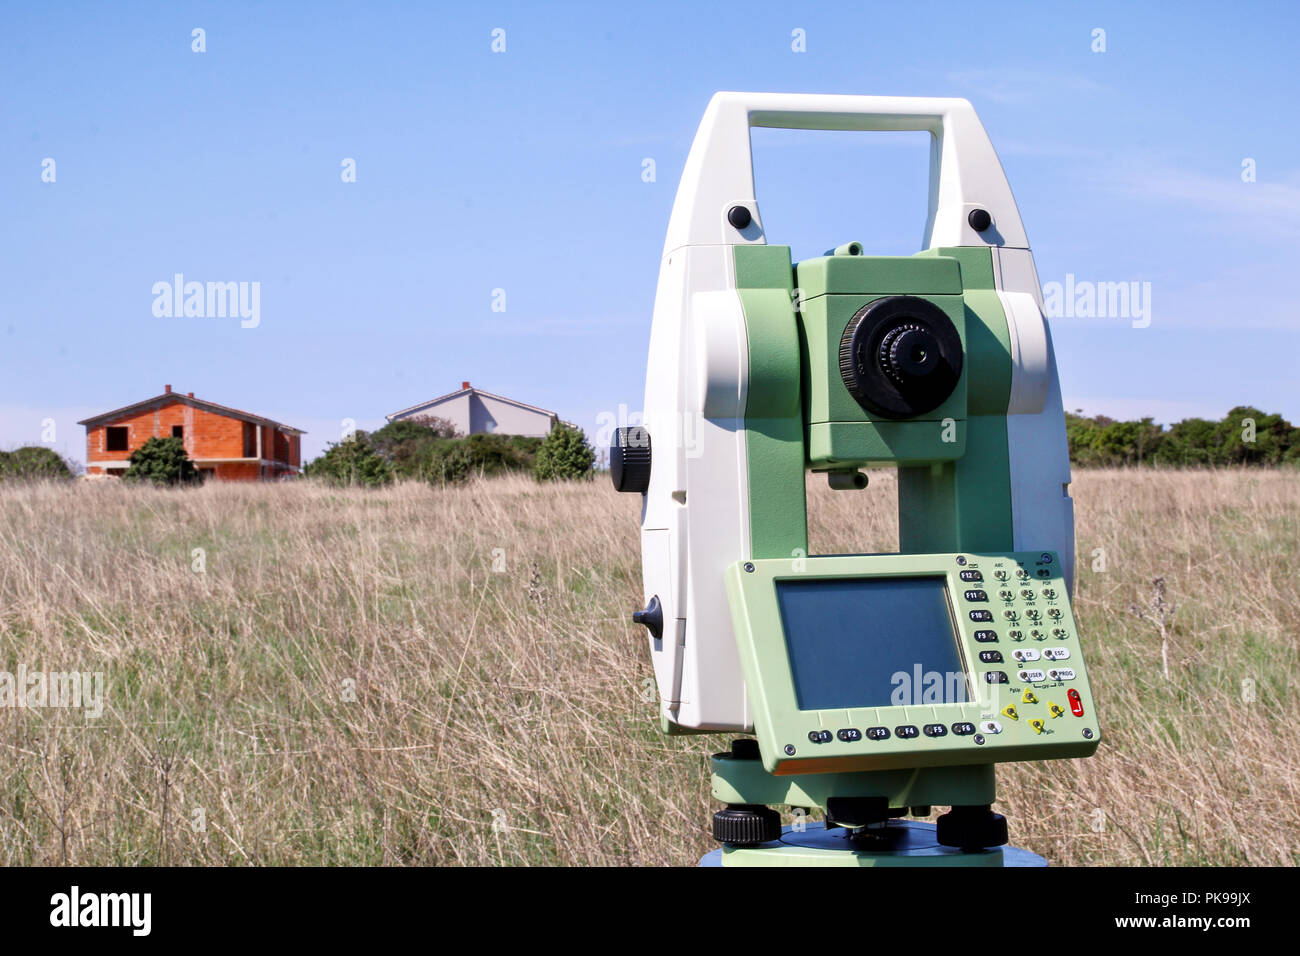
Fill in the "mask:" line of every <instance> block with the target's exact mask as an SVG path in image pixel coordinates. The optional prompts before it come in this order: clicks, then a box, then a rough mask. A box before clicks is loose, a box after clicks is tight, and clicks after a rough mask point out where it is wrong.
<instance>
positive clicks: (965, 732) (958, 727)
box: [952, 720, 975, 737]
mask: <svg viewBox="0 0 1300 956" xmlns="http://www.w3.org/2000/svg"><path fill="white" fill-rule="evenodd" d="M952 732H953V733H954V734H956V735H957V736H958V737H969V736H970V735H971V734H973V733H975V725H974V724H972V723H971V722H970V721H968V720H962V721H958V722H957V723H955V724H953V725H952Z"/></svg>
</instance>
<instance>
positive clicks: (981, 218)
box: [966, 209, 993, 232]
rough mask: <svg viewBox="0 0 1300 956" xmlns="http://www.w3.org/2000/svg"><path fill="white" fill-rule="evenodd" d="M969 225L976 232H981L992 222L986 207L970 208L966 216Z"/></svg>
mask: <svg viewBox="0 0 1300 956" xmlns="http://www.w3.org/2000/svg"><path fill="white" fill-rule="evenodd" d="M966 221H967V222H968V223H970V227H971V228H972V229H974V230H975V231H976V232H983V231H984V230H985V229H987V228H988V227H989V226H991V225H992V224H993V217H992V216H990V215H989V211H988V210H987V209H972V210H971V211H970V215H969V216H967V217H966Z"/></svg>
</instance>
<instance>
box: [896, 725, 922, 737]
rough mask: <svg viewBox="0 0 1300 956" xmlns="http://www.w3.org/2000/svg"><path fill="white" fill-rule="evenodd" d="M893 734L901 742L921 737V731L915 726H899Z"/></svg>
mask: <svg viewBox="0 0 1300 956" xmlns="http://www.w3.org/2000/svg"><path fill="white" fill-rule="evenodd" d="M894 734H895V735H896V736H897V737H899V738H900V739H902V740H911V739H912V738H913V737H919V736H921V731H919V730H918V729H917V727H916V724H899V725H898V726H897V727H895V728H894Z"/></svg>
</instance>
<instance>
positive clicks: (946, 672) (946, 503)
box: [610, 93, 1101, 866]
mask: <svg viewBox="0 0 1300 956" xmlns="http://www.w3.org/2000/svg"><path fill="white" fill-rule="evenodd" d="M752 127H773V128H779V129H804V130H864V131H867V130H874V131H884V130H889V131H893V130H924V131H926V132H929V133H930V134H931V137H932V140H931V161H930V189H929V213H928V219H927V222H926V226H925V249H924V251H922V252H920V253H918V254H916V255H914V256H869V255H864V254H863V252H864V250H863V248H862V246H861V244H860V243H857V242H848V243H845V244H843V245H840V246H838V247H837V248H835V249H833V250H832V251H831V252H828V253H827V254H826V255H823V256H818V257H816V258H812V259H807V260H804V261H801V262H799V263H797V264H795V263H792V260H791V255H790V248H789V247H788V246H781V245H771V244H769V243H768V242H767V236H766V233H765V232H764V229H763V220H762V217H761V215H760V214H759V208H758V204H757V202H756V200H755V198H754V177H753V166H752V157H751V151H750V129H751V128H752ZM868 465H877V466H879V465H893V466H896V467H897V471H898V524H899V551H898V552H897V553H892V554H854V555H810V554H809V553H808V522H807V501H806V496H805V484H804V482H805V472H807V471H813V472H819V473H825V475H826V476H827V480H828V481H829V483H830V486H831V487H832V488H836V489H843V490H845V491H846V493H854V492H857V493H865V492H863V491H862V489H865V488H866V485H867V476H866V475H865V474H864V473H863V472H862V471H861V470H860V469H861V468H862V467H864V466H868ZM610 473H611V477H612V479H613V481H614V485H615V487H616V488H618V490H620V491H626V492H635V493H639V494H641V495H642V496H643V499H642V510H641V559H642V575H643V586H644V595H645V605H644V609H643V610H640V611H637V612H636V613H635V614H634V615H633V620H635V621H636V622H637V623H638V624H641V625H644V627H645V628H646V630H647V632H648V639H649V644H650V653H651V657H652V659H653V662H654V670H655V678H656V681H657V683H658V686H659V694H660V700H661V704H660V717H661V723H662V727H663V730H664V731H665V732H666V733H669V734H682V733H710V732H722V733H727V732H730V733H742V734H753V735H755V736H756V737H757V740H755V739H754V737H744V738H741V739H738V740H735V741H734V742H733V743H732V745H731V749H730V750H729V751H728V752H725V753H720V754H716V755H714V756H713V758H712V793H713V796H714V798H715V799H717V800H719V801H721V802H722V803H723V804H725V805H726V806H725V808H724V809H722V810H721V811H719V812H718V813H716V814H715V815H714V820H713V835H714V837H715V839H717V840H718V841H719V842H720V843H721V844H722V848H721V850H720V852H719V851H715V854H711V856H714V857H715V858H716V857H717V856H720V857H721V863H722V864H723V865H777V866H779V865H815V864H843V865H855V866H863V865H909V866H914V865H927V864H940V865H954V864H966V865H983V866H1001V865H1010V864H1013V863H1024V862H1038V863H1041V862H1043V861H1042V859H1041V858H1040V857H1036V856H1034V855H1033V854H1029V853H1025V852H1024V851H1016V850H1012V849H1011V848H1008V847H1006V846H1005V844H1006V843H1007V823H1006V819H1005V818H1004V817H1003V816H1001V815H1000V814H997V813H994V812H993V810H992V804H993V802H994V798H995V781H994V764H995V763H999V762H1006V761H1019V760H1045V759H1050V758H1059V757H1085V756H1089V755H1091V754H1092V753H1094V752H1095V751H1096V749H1097V746H1098V744H1099V742H1100V740H1101V731H1100V727H1099V725H1098V723H1097V717H1096V711H1095V708H1094V705H1093V699H1092V692H1091V690H1090V687H1089V683H1088V673H1087V670H1086V669H1085V667H1084V662H1083V654H1082V649H1081V646H1080V642H1079V634H1078V630H1077V628H1076V626H1075V621H1074V616H1073V614H1072V613H1071V610H1070V593H1071V588H1072V586H1073V579H1074V510H1073V502H1072V501H1071V499H1070V495H1069V484H1070V462H1069V455H1068V450H1067V444H1066V435H1065V419H1064V413H1063V409H1062V405H1061V393H1060V386H1059V383H1058V381H1057V374H1056V363H1055V358H1054V355H1053V351H1052V340H1051V335H1050V333H1049V330H1048V327H1047V322H1046V320H1045V319H1044V315H1043V307H1042V300H1041V292H1040V289H1039V285H1038V277H1037V274H1036V272H1035V269H1034V260H1033V255H1032V253H1031V252H1030V249H1029V243H1028V241H1027V240H1026V238H1025V231H1024V228H1023V226H1022V225H1021V222H1020V215H1019V212H1018V210H1017V208H1016V204H1015V200H1014V199H1013V198H1012V195H1011V188H1010V186H1009V185H1008V184H1007V180H1006V176H1005V175H1004V173H1003V171H1002V166H1001V164H1000V163H999V162H998V158H997V154H996V153H995V152H994V151H993V147H992V144H991V143H990V142H989V138H988V135H987V134H986V133H985V131H984V127H983V126H982V125H981V123H980V121H979V118H978V117H977V116H976V115H975V111H974V109H973V108H972V107H971V105H970V103H969V102H967V101H966V100H963V99H927V98H895V97H872V96H822V95H800V94H771V93H718V94H716V95H715V96H714V97H713V99H712V101H711V102H710V103H709V106H708V109H707V110H706V112H705V114H704V119H703V121H702V122H701V123H700V127H699V130H698V132H697V133H696V135H695V141H694V143H693V145H692V146H691V151H690V154H689V156H688V157H687V160H686V167H685V169H684V171H683V173H682V178H681V183H680V185H679V187H678V190H677V197H676V200H675V202H674V204H673V210H672V216H671V218H670V220H669V224H668V239H667V241H666V242H665V243H664V253H663V260H662V264H661V266H660V272H659V284H658V288H657V291H656V295H655V307H654V319H653V324H652V326H651V331H650V353H649V360H648V362H647V366H646V389H645V405H644V412H643V418H642V423H641V425H638V426H635V427H624V428H620V429H618V431H617V433H616V435H615V438H614V441H613V444H612V447H611V449H610ZM778 806H784V807H790V808H794V809H795V811H796V820H797V821H798V822H797V823H796V825H794V826H789V827H784V828H783V827H782V825H781V817H780V814H779V812H778V811H777V810H776V809H774V808H775V807H778ZM932 806H946V807H950V808H951V809H950V810H949V811H948V812H946V813H944V814H942V815H941V816H940V817H939V818H938V820H937V823H935V824H930V823H924V822H921V821H919V820H916V819H915V818H916V817H928V816H929V815H930V813H931V809H930V808H931V807H932ZM813 810H818V811H821V813H822V815H823V817H824V820H825V823H824V824H822V823H803V822H802V821H803V818H804V816H805V815H806V814H808V813H810V812H811V811H813ZM799 811H802V812H799ZM909 816H910V817H912V818H913V819H911V820H908V819H906V818H908V817H909ZM707 861H708V858H707V857H706V862H707Z"/></svg>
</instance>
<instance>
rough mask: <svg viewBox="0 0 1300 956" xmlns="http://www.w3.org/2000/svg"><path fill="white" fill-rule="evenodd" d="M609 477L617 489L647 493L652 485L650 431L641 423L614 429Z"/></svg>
mask: <svg viewBox="0 0 1300 956" xmlns="http://www.w3.org/2000/svg"><path fill="white" fill-rule="evenodd" d="M609 477H610V480H611V481H612V482H614V490H615V491H630V492H636V493H637V494H642V495H643V494H645V493H646V490H647V489H648V488H649V487H650V433H649V432H648V431H646V430H645V428H643V427H642V426H640V425H636V426H633V427H630V428H628V427H624V428H618V429H615V430H614V441H613V443H612V444H611V445H610V446H609Z"/></svg>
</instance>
